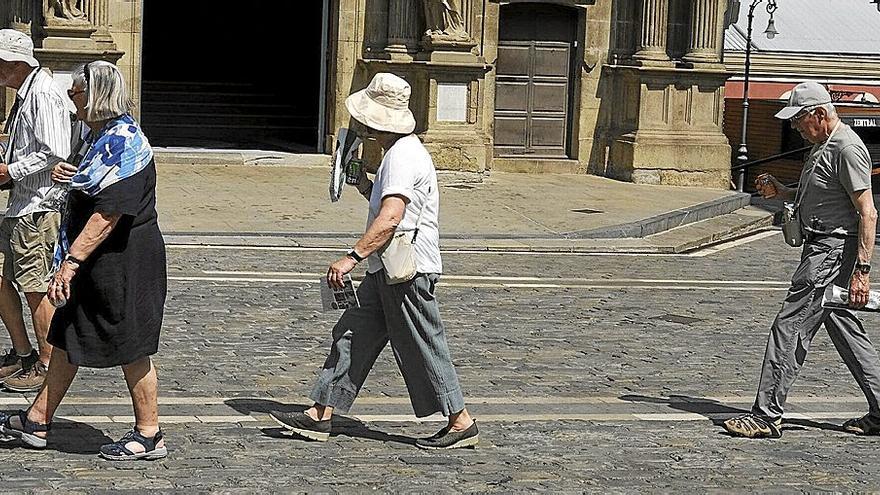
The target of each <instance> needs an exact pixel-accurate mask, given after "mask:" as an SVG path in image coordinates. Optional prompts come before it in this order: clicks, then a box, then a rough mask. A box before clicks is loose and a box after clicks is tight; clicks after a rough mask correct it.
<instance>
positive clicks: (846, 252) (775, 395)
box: [752, 236, 880, 420]
mask: <svg viewBox="0 0 880 495" xmlns="http://www.w3.org/2000/svg"><path fill="white" fill-rule="evenodd" d="M857 247H858V240H857V239H856V238H853V237H849V238H846V239H844V238H839V237H831V236H816V237H813V238H811V239H810V240H809V241H807V242H806V243H805V244H804V247H803V252H802V254H801V263H800V265H799V266H798V268H797V271H795V273H794V275H793V276H792V279H791V287H790V288H789V290H788V294H787V295H786V297H785V301H784V302H783V303H782V309H781V310H780V311H779V314H778V315H777V316H776V320H775V321H774V322H773V326H772V327H771V328H770V338H769V339H768V341H767V351H766V353H765V355H764V365H763V369H762V370H761V380H760V383H759V385H758V395H757V398H756V399H755V404H754V405H753V406H752V413H753V414H756V415H758V416H761V417H764V418H767V419H771V420H776V419H778V418H781V417H782V410H783V407H784V406H785V399H786V397H787V396H788V391H789V390H790V389H791V386H792V385H793V384H794V381H795V379H796V378H797V376H798V373H799V372H800V369H801V366H802V365H803V364H804V359H806V357H807V351H808V350H809V349H810V343H811V342H812V340H813V337H814V336H815V335H816V332H817V331H818V330H819V327H820V326H821V325H822V324H823V323H824V324H825V329H826V330H827V331H828V335H829V336H830V337H831V342H833V343H834V347H835V348H837V352H838V353H839V354H840V357H842V358H843V362H844V363H845V364H846V366H847V368H849V370H850V372H851V373H852V375H853V376H854V377H855V379H856V382H857V383H858V385H859V387H860V388H861V389H862V392H864V394H865V397H866V398H867V399H868V408H869V412H870V414H871V415H872V416H877V417H880V404H878V401H880V359H878V357H877V351H876V349H874V346H873V345H872V344H871V340H870V339H869V338H868V334H867V333H865V328H864V326H862V322H861V321H860V320H859V318H858V317H857V316H856V314H855V313H854V312H853V311H850V310H842V309H835V310H829V309H824V308H822V294H823V293H824V291H825V288H826V287H827V286H828V285H829V284H831V283H834V284H835V285H838V286H841V287H844V288H847V289H849V283H850V279H851V277H852V271H853V266H854V265H855V262H856V257H857Z"/></svg>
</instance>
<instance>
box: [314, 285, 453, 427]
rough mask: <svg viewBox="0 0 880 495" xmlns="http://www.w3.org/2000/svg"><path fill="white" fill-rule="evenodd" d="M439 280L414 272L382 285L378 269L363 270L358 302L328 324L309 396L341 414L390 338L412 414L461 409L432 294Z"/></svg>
mask: <svg viewBox="0 0 880 495" xmlns="http://www.w3.org/2000/svg"><path fill="white" fill-rule="evenodd" d="M439 279H440V276H439V275H438V274H423V273H419V274H418V275H416V277H415V278H414V279H413V280H410V281H409V282H404V283H402V284H395V285H388V284H387V283H385V272H384V271H379V272H376V273H371V274H367V276H366V277H365V278H364V281H363V282H362V283H361V285H360V287H358V290H357V295H358V299H359V300H360V304H361V307H360V308H350V309H347V310H345V312H344V313H343V314H342V317H341V318H340V319H339V321H338V322H337V323H336V326H334V327H333V345H332V348H331V349H330V355H329V356H327V360H326V361H325V362H324V367H323V369H322V370H321V372H320V374H319V375H318V380H317V382H316V383H315V386H314V388H313V389H312V393H311V395H310V396H309V398H311V399H312V400H313V401H315V402H317V403H318V404H322V405H325V406H332V407H333V408H334V409H335V410H337V411H339V412H340V413H343V414H344V413H347V412H348V411H349V409H350V408H351V405H352V403H354V400H355V398H356V397H357V394H358V392H359V391H360V389H361V386H363V384H364V381H365V380H366V379H367V374H369V372H370V369H371V368H372V367H373V363H375V361H376V358H377V357H379V354H380V353H381V352H382V349H384V348H385V345H386V344H388V342H389V340H390V341H391V350H392V351H393V353H394V359H396V360H397V365H398V367H399V368H400V372H401V374H402V375H403V380H404V382H405V383H406V388H407V390H408V391H409V397H410V402H411V403H412V407H413V412H414V413H415V415H416V416H418V417H424V416H430V415H431V414H434V413H437V412H439V413H442V414H443V415H444V416H449V415H450V414H453V413H457V412H459V411H461V410H462V409H464V397H463V396H462V393H461V387H460V386H459V384H458V376H457V375H456V373H455V368H454V367H453V365H452V358H451V357H450V354H449V347H448V346H447V344H446V332H445V331H444V329H443V323H442V321H441V320H440V311H439V307H438V305H437V300H436V299H435V298H434V288H435V286H436V284H437V281H438V280H439Z"/></svg>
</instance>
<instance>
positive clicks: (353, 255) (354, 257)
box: [347, 249, 364, 263]
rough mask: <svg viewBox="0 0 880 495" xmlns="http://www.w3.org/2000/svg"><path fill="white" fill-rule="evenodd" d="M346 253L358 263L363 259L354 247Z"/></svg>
mask: <svg viewBox="0 0 880 495" xmlns="http://www.w3.org/2000/svg"><path fill="white" fill-rule="evenodd" d="M347 255H348V257H349V258H351V259H353V260H355V261H356V262H358V263H360V262H361V261H364V257H363V256H361V255H359V254H357V251H355V250H354V249H352V250H351V251H349V252H348V254H347Z"/></svg>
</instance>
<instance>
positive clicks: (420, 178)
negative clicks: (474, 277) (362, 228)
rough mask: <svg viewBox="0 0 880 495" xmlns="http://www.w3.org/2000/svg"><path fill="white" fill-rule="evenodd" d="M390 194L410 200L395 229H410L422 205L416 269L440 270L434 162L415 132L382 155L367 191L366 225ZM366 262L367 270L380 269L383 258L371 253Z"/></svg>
mask: <svg viewBox="0 0 880 495" xmlns="http://www.w3.org/2000/svg"><path fill="white" fill-rule="evenodd" d="M391 195H400V196H404V197H405V198H407V199H408V200H409V202H408V203H407V204H406V212H405V213H404V216H403V219H402V220H401V221H400V225H398V226H397V230H398V231H407V230H413V229H414V228H415V226H416V225H415V224H416V219H417V218H418V217H419V210H421V208H422V206H423V205H424V208H425V211H424V212H423V213H422V220H421V222H420V223H419V233H418V235H417V236H416V243H415V253H416V269H417V270H418V271H419V273H442V272H443V263H442V261H441V260H440V229H439V222H438V215H439V212H440V193H439V191H438V190H437V171H436V170H435V169H434V162H433V160H431V155H430V154H429V153H428V150H426V149H425V146H424V145H422V142H421V141H420V140H419V138H418V137H417V136H416V135H414V134H411V135H409V136H406V137H402V138H400V139H398V140H397V142H396V143H394V146H392V147H391V149H389V150H388V151H387V152H386V153H385V157H384V158H382V164H381V165H379V170H378V171H377V173H376V180H375V181H373V192H372V194H371V195H370V214H369V216H368V217H367V227H368V228H369V226H370V225H371V224H372V223H373V220H375V219H376V216H377V215H378V214H379V210H380V209H381V208H382V199H383V198H385V197H386V196H391ZM369 263H370V266H369V268H368V269H367V271H368V272H369V273H375V272H378V271H379V270H381V269H382V261H381V260H380V259H379V255H378V253H373V254H371V255H370V257H369Z"/></svg>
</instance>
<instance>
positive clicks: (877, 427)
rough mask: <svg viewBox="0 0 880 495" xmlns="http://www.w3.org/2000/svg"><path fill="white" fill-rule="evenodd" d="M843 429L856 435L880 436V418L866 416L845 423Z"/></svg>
mask: <svg viewBox="0 0 880 495" xmlns="http://www.w3.org/2000/svg"><path fill="white" fill-rule="evenodd" d="M843 429H844V430H846V431H848V432H850V433H855V434H856V435H880V418H877V417H874V416H871V415H870V414H866V415H864V416H862V417H861V418H855V419H850V420H848V421H847V422H845V423H843Z"/></svg>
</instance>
